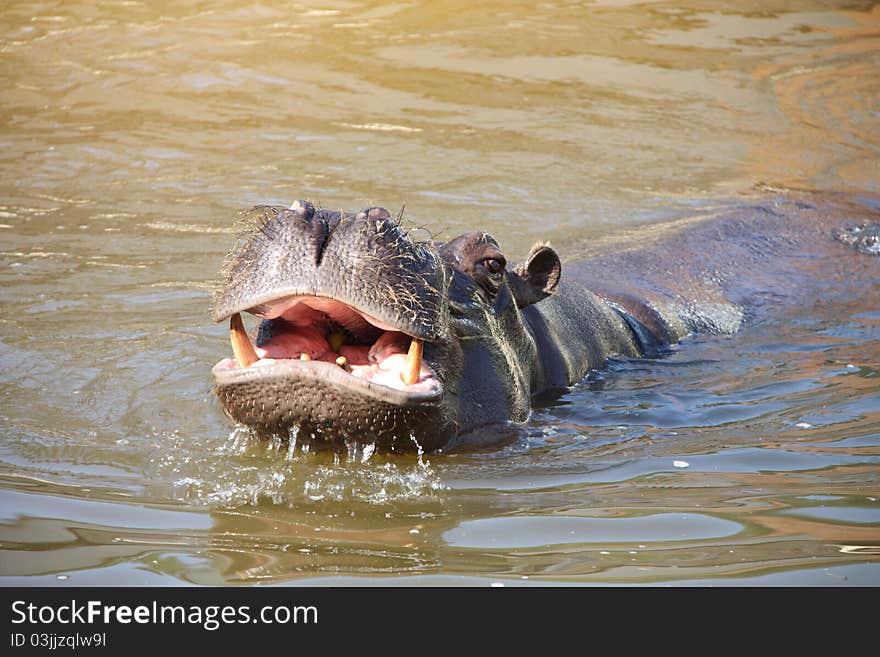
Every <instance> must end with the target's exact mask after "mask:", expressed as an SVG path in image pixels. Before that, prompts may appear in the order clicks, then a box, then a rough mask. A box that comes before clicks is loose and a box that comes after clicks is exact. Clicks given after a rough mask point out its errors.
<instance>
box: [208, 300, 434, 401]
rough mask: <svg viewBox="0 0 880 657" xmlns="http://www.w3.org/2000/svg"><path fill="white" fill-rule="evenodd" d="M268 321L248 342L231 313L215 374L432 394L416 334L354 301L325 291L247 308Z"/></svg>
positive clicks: (430, 374)
mask: <svg viewBox="0 0 880 657" xmlns="http://www.w3.org/2000/svg"><path fill="white" fill-rule="evenodd" d="M252 311H255V314H257V315H258V316H260V317H262V318H264V319H269V320H272V321H270V322H266V323H264V324H263V326H262V327H261V329H260V334H259V335H258V337H257V344H256V345H254V344H253V343H252V342H251V340H250V338H249V337H248V335H247V333H246V332H245V329H244V326H243V324H242V320H241V315H240V314H239V313H235V314H233V315H232V316H231V317H230V341H231V343H232V351H233V354H234V357H233V358H225V359H223V360H221V361H220V362H219V363H217V365H216V366H215V367H214V373H215V376H220V377H221V378H227V377H230V376H232V377H235V376H236V375H239V374H241V375H245V374H246V375H247V376H248V377H253V376H262V375H265V376H267V377H271V376H273V375H274V374H279V375H280V374H281V373H283V375H284V376H296V375H297V374H298V373H301V374H303V375H307V376H308V377H309V378H314V377H316V376H317V377H320V376H324V377H326V378H327V380H332V381H333V383H337V384H341V385H343V386H347V387H354V388H357V389H359V390H362V391H373V392H380V391H381V390H388V389H390V390H393V391H398V394H400V393H403V395H404V396H409V395H416V396H423V395H429V396H433V395H434V394H437V393H439V390H440V388H441V386H440V382H439V381H438V379H437V377H436V375H435V372H434V371H433V370H432V369H431V367H430V366H429V365H428V364H427V363H426V362H425V361H424V359H423V342H422V340H420V339H418V338H416V337H413V336H410V335H407V334H406V333H403V332H402V331H399V330H396V329H395V328H394V327H392V326H390V325H388V324H385V323H383V322H381V321H379V320H377V319H375V318H373V317H371V316H369V315H368V314H367V313H365V312H363V311H361V310H358V309H357V308H355V307H353V306H350V305H347V304H345V303H343V302H341V301H337V300H335V299H331V298H328V297H315V296H290V297H284V298H280V299H276V300H273V301H271V302H268V303H264V304H261V305H260V306H259V307H257V308H253V309H252Z"/></svg>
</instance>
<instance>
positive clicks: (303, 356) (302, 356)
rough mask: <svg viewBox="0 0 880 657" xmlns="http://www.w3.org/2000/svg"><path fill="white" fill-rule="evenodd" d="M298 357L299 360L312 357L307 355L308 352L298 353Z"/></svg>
mask: <svg viewBox="0 0 880 657" xmlns="http://www.w3.org/2000/svg"><path fill="white" fill-rule="evenodd" d="M299 359H300V360H312V357H311V356H309V355H308V354H300V355H299Z"/></svg>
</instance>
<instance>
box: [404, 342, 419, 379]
mask: <svg viewBox="0 0 880 657" xmlns="http://www.w3.org/2000/svg"><path fill="white" fill-rule="evenodd" d="M421 371H422V341H421V340H416V339H415V338H413V340H412V342H410V344H409V351H408V352H407V354H406V364H405V365H404V366H403V369H402V370H401V372H400V378H401V380H402V381H403V382H404V383H405V384H406V385H408V386H411V385H412V384H414V383H415V382H416V381H418V380H419V375H420V374H421Z"/></svg>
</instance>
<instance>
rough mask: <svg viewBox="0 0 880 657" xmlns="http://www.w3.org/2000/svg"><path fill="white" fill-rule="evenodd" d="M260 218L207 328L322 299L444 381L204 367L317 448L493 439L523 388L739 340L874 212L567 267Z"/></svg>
mask: <svg viewBox="0 0 880 657" xmlns="http://www.w3.org/2000/svg"><path fill="white" fill-rule="evenodd" d="M808 200H809V199H808ZM256 211H257V214H258V215H259V220H258V221H257V222H256V223H255V224H254V225H253V226H252V227H251V228H250V229H249V230H248V231H246V232H245V234H244V235H243V237H242V239H241V240H240V242H239V245H238V246H237V247H236V248H235V249H234V250H233V251H232V253H231V254H230V257H229V259H228V261H227V266H226V269H225V281H224V283H223V286H222V288H221V289H220V291H219V292H218V294H217V297H216V300H215V306H214V313H213V314H214V319H215V320H216V321H223V320H226V319H228V318H229V317H230V315H232V314H233V313H236V312H245V311H246V312H250V313H253V314H256V315H258V316H264V317H266V316H268V317H269V319H265V320H264V321H263V324H262V326H261V329H260V334H261V335H269V334H271V331H272V323H273V322H275V321H277V320H275V319H272V318H271V315H272V310H271V309H272V308H273V307H274V306H275V305H277V300H278V299H284V298H291V297H296V296H303V295H307V296H317V297H327V298H331V299H336V300H338V301H340V302H343V303H345V304H347V305H349V306H352V307H354V308H356V309H357V310H358V311H360V312H362V313H366V314H368V315H370V316H372V317H373V318H376V319H377V320H380V321H381V322H384V323H385V324H387V325H388V326H391V327H393V328H395V329H397V330H398V331H400V332H402V333H404V334H406V335H408V336H412V337H417V338H419V339H422V340H424V344H425V347H424V358H425V362H426V363H427V364H428V365H430V367H431V368H432V369H433V370H434V372H435V373H436V377H437V379H438V380H439V381H440V383H441V384H442V385H441V387H440V389H439V390H438V391H434V392H431V393H418V394H408V393H406V392H405V391H401V390H393V389H391V388H384V387H383V386H379V385H375V384H372V383H369V384H366V383H362V382H358V381H353V380H352V378H353V377H350V376H347V375H346V374H345V373H344V372H343V371H342V370H341V369H340V368H338V367H335V366H334V365H332V364H329V363H302V362H300V361H291V362H285V363H281V364H279V365H275V366H272V367H270V368H247V369H239V370H234V371H218V368H215V369H214V390H215V392H216V394H217V396H218V398H219V399H220V401H221V403H222V405H223V408H224V410H225V411H226V412H227V414H228V415H229V416H230V417H232V418H233V419H234V420H235V421H237V422H240V423H242V424H245V425H248V426H250V427H252V428H254V429H255V430H257V431H258V432H261V433H280V434H284V435H286V434H287V433H288V432H289V430H290V429H291V428H292V427H296V428H297V432H298V436H299V438H300V439H303V438H306V439H309V438H311V439H312V440H313V441H314V442H315V443H317V444H318V445H328V446H339V445H342V444H343V443H345V442H347V441H356V442H358V443H361V444H367V443H374V444H376V445H377V446H378V447H380V448H383V449H391V450H406V449H414V448H415V447H416V443H417V444H418V446H420V447H421V448H422V449H424V450H426V451H432V450H440V449H443V450H447V449H453V448H461V447H467V446H469V445H476V444H480V443H484V442H485V441H486V440H487V439H491V437H492V436H497V435H499V432H497V431H494V430H492V429H487V428H486V427H487V425H500V424H507V423H510V422H513V423H519V422H523V421H525V420H526V419H527V418H528V416H529V413H530V410H531V402H532V398H533V397H534V396H535V395H536V394H538V393H541V392H544V391H547V390H552V389H559V388H564V387H566V386H569V385H571V384H573V383H575V382H577V381H578V380H580V379H582V378H583V377H584V376H585V375H586V374H587V373H588V372H589V371H590V370H592V369H596V368H601V367H603V365H604V364H605V363H606V361H607V359H608V358H609V357H612V356H614V357H640V356H646V355H647V356H656V355H659V354H662V353H663V352H664V351H665V350H666V349H667V348H668V347H669V346H670V345H672V344H673V343H675V342H676V341H678V340H681V339H682V338H683V337H685V336H687V335H689V334H693V333H716V334H729V333H731V332H733V331H735V330H737V329H738V328H739V327H740V325H741V324H742V323H743V321H746V320H747V318H748V317H749V315H750V312H751V310H750V308H751V307H752V306H755V305H761V304H762V303H764V301H765V300H766V299H767V298H771V297H772V296H773V295H774V294H775V295H779V294H783V293H784V291H785V289H786V286H790V285H792V281H793V280H796V279H797V276H803V275H804V271H805V270H806V271H807V272H808V271H809V268H810V263H811V262H813V261H812V260H810V259H809V258H806V259H805V255H804V254H808V253H815V252H816V251H817V249H818V250H819V251H825V252H827V251H829V250H830V251H833V250H834V249H837V250H838V251H840V252H841V253H840V255H841V257H858V256H856V255H855V254H852V253H846V251H847V250H846V249H845V248H844V247H843V246H842V245H841V244H839V243H837V242H834V241H833V240H832V239H831V234H832V230H833V229H835V228H837V227H839V226H840V225H842V224H843V223H845V222H844V220H845V219H849V220H851V221H856V222H862V224H863V225H868V226H870V225H871V223H870V222H872V221H876V220H877V215H876V214H875V213H874V212H872V211H871V210H870V209H868V208H865V207H862V206H860V205H855V204H850V203H847V202H845V201H834V202H831V201H826V200H823V202H822V204H821V206H820V205H817V204H815V203H813V202H812V201H810V202H805V201H803V200H797V201H790V200H785V199H778V200H774V201H770V202H764V203H762V204H760V205H754V206H748V207H742V208H739V209H735V210H731V211H725V212H722V213H720V214H718V215H715V216H702V217H694V218H689V219H683V220H680V221H678V222H671V223H669V224H665V225H663V226H660V227H657V226H652V227H647V228H645V229H640V230H636V231H632V232H631V233H630V234H629V235H625V236H623V238H621V239H618V240H616V241H615V240H610V241H609V242H608V244H607V246H602V245H599V246H598V247H596V246H594V247H593V249H592V250H593V251H594V252H595V251H596V250H597V249H598V250H599V254H598V255H592V257H587V258H575V259H572V260H571V261H567V262H566V264H565V266H564V267H563V265H562V264H561V262H560V259H559V257H558V256H557V254H556V253H555V252H554V251H553V250H552V249H551V248H550V247H549V246H546V245H540V244H539V245H536V246H535V247H533V248H532V250H531V252H530V253H529V255H528V256H527V258H526V259H525V260H524V262H523V263H521V264H520V265H519V266H516V267H514V266H511V265H509V264H507V263H506V260H505V257H504V255H503V254H502V251H501V248H500V246H499V245H498V242H497V241H496V240H495V239H494V238H493V237H491V236H489V235H487V234H485V233H481V232H475V233H468V234H465V235H462V236H459V237H457V238H455V239H453V240H450V241H449V242H446V243H444V244H435V243H432V242H416V241H413V240H412V239H411V238H410V237H409V236H407V234H406V233H405V232H404V231H403V230H402V228H401V227H400V225H399V223H398V222H397V221H395V220H393V219H392V218H391V217H390V216H389V214H388V213H387V212H386V211H385V210H383V209H381V208H368V209H366V210H364V211H361V212H360V213H358V214H356V215H348V214H345V215H340V213H337V212H329V211H324V210H320V211H316V210H315V209H314V208H313V207H312V206H311V205H310V204H308V203H306V202H304V201H300V202H297V203H295V204H294V207H293V209H290V210H288V209H283V208H278V207H261V208H257V209H256ZM850 223H851V222H850ZM874 230H876V226H875V227H874ZM866 261H870V262H869V263H868V264H866V266H875V267H876V266H877V264H878V262H880V261H878V259H875V258H866ZM805 268H806V269H805ZM798 272H800V273H798ZM878 273H880V269H878ZM793 277H794V278H793ZM258 343H259V340H258Z"/></svg>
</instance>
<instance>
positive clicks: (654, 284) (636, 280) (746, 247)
mask: <svg viewBox="0 0 880 657" xmlns="http://www.w3.org/2000/svg"><path fill="white" fill-rule="evenodd" d="M877 219H878V214H877V212H876V211H874V210H873V209H872V208H871V207H868V206H865V205H862V204H859V203H856V202H853V201H850V200H847V199H843V198H833V197H832V198H828V197H825V198H817V197H803V198H798V199H796V200H793V199H790V198H779V199H775V200H770V201H763V202H760V203H756V204H749V205H746V206H744V207H740V208H734V209H725V210H723V211H721V212H719V213H716V214H713V215H710V216H698V217H693V218H685V219H681V220H678V221H673V222H669V223H668V224H664V225H660V226H650V227H647V228H645V229H644V230H640V229H636V230H633V231H630V232H628V233H626V234H624V235H622V236H617V237H612V238H611V239H610V240H609V241H608V242H607V243H605V244H604V245H601V244H600V245H598V246H595V245H594V246H591V247H590V253H591V255H588V256H587V257H582V256H580V255H578V253H577V250H575V252H574V253H573V254H570V257H569V258H567V259H565V260H564V268H565V272H566V275H567V276H568V277H569V278H574V279H575V280H577V281H578V282H580V283H582V284H583V285H585V286H586V287H587V288H589V289H590V290H592V291H593V292H595V293H596V294H598V295H600V296H602V297H603V298H604V299H606V300H608V301H610V302H611V303H612V304H613V305H618V306H619V307H622V308H625V309H626V310H627V311H628V312H629V313H631V314H632V315H633V316H635V317H637V318H638V319H639V320H640V321H641V323H643V324H644V325H646V326H648V327H649V328H650V329H651V333H652V334H653V336H654V337H655V338H656V339H657V340H658V342H660V343H663V342H666V343H671V342H675V341H677V340H680V339H681V338H683V337H685V336H686V335H689V334H691V333H710V334H730V333H733V332H735V331H736V330H738V329H739V328H740V327H741V326H742V325H743V323H744V322H748V321H750V320H751V319H754V318H757V317H760V315H761V313H762V312H766V311H767V310H770V309H772V308H773V307H775V306H777V305H780V304H785V303H798V302H801V301H802V299H803V297H809V296H810V295H811V293H812V292H811V291H812V290H813V289H814V288H815V286H816V285H817V282H818V281H821V280H823V279H825V278H828V277H829V276H831V275H832V272H834V271H835V270H836V269H837V268H838V266H839V263H840V262H841V261H850V262H853V263H855V265H856V266H858V267H871V268H877V267H878V259H876V258H865V257H864V256H861V257H858V256H857V255H856V254H854V252H853V251H852V250H850V249H847V248H845V247H844V245H843V244H841V242H840V240H835V239H834V236H835V235H839V234H840V233H841V229H842V228H844V227H846V226H868V228H867V229H864V228H863V229H861V230H860V231H859V233H860V234H862V235H870V234H871V230H873V229H872V228H871V226H872V225H873V226H876V224H875V223H874V222H876V221H877ZM592 254H595V255H592ZM854 257H856V258H857V260H854V261H853V260H851V259H852V258H854ZM865 293H866V294H876V291H875V290H866V291H865Z"/></svg>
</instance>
